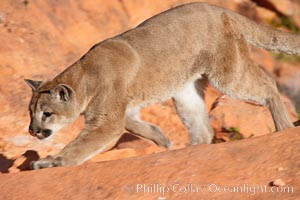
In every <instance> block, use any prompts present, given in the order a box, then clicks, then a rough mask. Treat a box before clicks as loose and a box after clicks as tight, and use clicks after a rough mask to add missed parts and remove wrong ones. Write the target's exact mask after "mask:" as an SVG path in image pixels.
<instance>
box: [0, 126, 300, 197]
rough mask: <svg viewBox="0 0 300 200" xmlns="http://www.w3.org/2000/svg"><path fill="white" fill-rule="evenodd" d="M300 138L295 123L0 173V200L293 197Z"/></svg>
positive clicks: (297, 181) (297, 183)
mask: <svg viewBox="0 0 300 200" xmlns="http://www.w3.org/2000/svg"><path fill="white" fill-rule="evenodd" d="M299 138H300V128H294V129H289V130H286V131H283V132H281V133H276V134H269V135H265V136H261V137H256V138H251V139H245V140H241V141H235V142H228V143H222V144H212V145H197V146H193V147H189V148H184V149H180V150H174V151H168V152H164V153H158V154H152V155H147V156H140V157H135V158H127V159H122V160H117V161H109V162H102V163H89V164H83V165H80V166H75V167H64V168H52V169H44V170H38V171H29V172H20V173H15V174H2V175H0V188H1V193H0V199H6V200H11V199H30V200H34V199H297V198H299V195H300V191H299V189H298V188H299V187H300V179H299V176H300V173H299V166H300V163H299V160H300V140H299ZM144 184H145V185H144ZM217 186H218V187H217ZM258 186H259V187H261V189H258V188H256V189H254V187H258ZM233 187H240V188H239V190H238V192H233ZM197 188H198V189H197ZM144 189H145V190H144ZM167 189H169V191H167ZM163 191H165V194H163ZM231 191H232V192H231ZM235 191H237V190H235ZM247 191H248V192H247ZM270 191H274V192H270ZM284 191H285V192H284ZM159 197H160V198H159ZM163 197H164V198H163Z"/></svg>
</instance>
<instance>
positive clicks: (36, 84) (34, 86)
mask: <svg viewBox="0 0 300 200" xmlns="http://www.w3.org/2000/svg"><path fill="white" fill-rule="evenodd" d="M24 81H25V82H26V83H27V85H29V86H30V87H31V89H32V90H37V89H38V88H39V86H40V85H41V83H42V81H33V80H30V79H24Z"/></svg>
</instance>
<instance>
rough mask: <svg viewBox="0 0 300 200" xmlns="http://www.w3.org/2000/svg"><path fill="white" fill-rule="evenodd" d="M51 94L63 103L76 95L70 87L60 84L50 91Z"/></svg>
mask: <svg viewBox="0 0 300 200" xmlns="http://www.w3.org/2000/svg"><path fill="white" fill-rule="evenodd" d="M50 94H51V95H52V96H53V97H55V98H56V99H59V100H61V101H69V100H70V99H71V98H72V96H73V94H74V90H73V89H72V88H71V87H70V86H68V85H65V84H59V85H57V86H55V87H54V88H53V89H51V90H50Z"/></svg>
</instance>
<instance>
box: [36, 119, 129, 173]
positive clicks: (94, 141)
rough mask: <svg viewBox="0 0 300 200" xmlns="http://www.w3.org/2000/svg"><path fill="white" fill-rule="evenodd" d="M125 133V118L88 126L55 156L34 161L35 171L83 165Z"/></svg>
mask: <svg viewBox="0 0 300 200" xmlns="http://www.w3.org/2000/svg"><path fill="white" fill-rule="evenodd" d="M123 133H124V118H119V119H115V120H109V121H106V122H105V123H103V124H102V125H101V126H99V127H97V126H87V127H86V128H85V129H83V130H82V132H81V133H80V134H79V135H78V137H77V138H76V139H75V140H73V141H72V142H71V143H69V144H68V145H67V146H66V147H65V148H64V149H63V150H62V151H61V152H60V153H58V154H57V155H55V156H48V157H46V158H43V159H40V160H38V161H34V162H33V163H32V168H33V169H41V168H48V167H56V166H71V165H78V164H81V163H83V162H85V161H87V160H89V159H90V158H92V157H93V156H95V155H96V154H98V153H100V152H103V151H105V150H106V148H107V147H108V146H109V145H110V144H112V143H114V142H117V140H118V139H119V138H120V137H121V135H122V134H123Z"/></svg>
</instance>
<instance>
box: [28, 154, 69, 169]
mask: <svg viewBox="0 0 300 200" xmlns="http://www.w3.org/2000/svg"><path fill="white" fill-rule="evenodd" d="M62 165H63V162H62V158H61V157H57V158H55V157H52V156H47V157H46V158H42V159H40V160H37V161H33V162H31V168H32V169H34V170H36V169H43V168H49V167H58V166H62Z"/></svg>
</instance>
